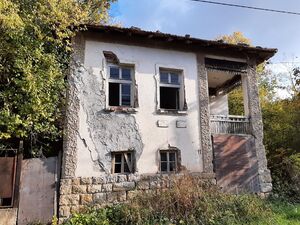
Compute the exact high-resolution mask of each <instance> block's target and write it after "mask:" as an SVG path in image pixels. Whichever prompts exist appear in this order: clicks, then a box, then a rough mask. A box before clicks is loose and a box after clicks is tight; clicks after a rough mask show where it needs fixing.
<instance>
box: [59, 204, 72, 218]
mask: <svg viewBox="0 0 300 225" xmlns="http://www.w3.org/2000/svg"><path fill="white" fill-rule="evenodd" d="M70 215H71V210H70V207H69V206H60V207H59V217H69V216H70Z"/></svg>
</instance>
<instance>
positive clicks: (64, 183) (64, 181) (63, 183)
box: [60, 179, 72, 185]
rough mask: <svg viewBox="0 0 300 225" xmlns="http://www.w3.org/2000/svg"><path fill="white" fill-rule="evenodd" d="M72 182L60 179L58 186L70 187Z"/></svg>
mask: <svg viewBox="0 0 300 225" xmlns="http://www.w3.org/2000/svg"><path fill="white" fill-rule="evenodd" d="M71 184H72V180H71V179H60V185H71Z"/></svg>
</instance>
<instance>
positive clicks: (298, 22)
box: [110, 0, 300, 62]
mask: <svg viewBox="0 0 300 225" xmlns="http://www.w3.org/2000/svg"><path fill="white" fill-rule="evenodd" d="M215 1H219V2H225V3H233V4H243V5H249V6H255V7H262V8H271V9H278V10H286V11H293V12H299V13H300V1H299V0H248V1H246V0H215ZM110 12H111V16H112V17H113V18H114V21H116V22H119V23H120V24H121V25H122V26H124V27H131V26H135V27H139V28H141V29H144V30H150V31H156V30H160V31H161V32H165V33H172V34H178V35H185V34H190V35H191V36H192V37H196V38H202V39H215V38H217V37H219V36H221V35H224V34H232V33H233V32H234V31H241V32H242V33H243V34H244V35H245V36H246V37H247V38H250V39H251V41H252V44H253V45H255V46H257V45H258V46H262V47H272V48H278V53H277V54H276V56H275V57H274V58H273V60H272V61H273V62H280V61H297V58H296V57H298V56H299V60H298V61H300V29H299V28H300V16H296V15H286V14H279V13H272V12H263V11H256V10H249V9H241V8H232V7H226V6H218V5H211V4H206V3H200V2H194V1H191V0H118V1H117V2H116V3H113V5H112V9H111V11H110Z"/></svg>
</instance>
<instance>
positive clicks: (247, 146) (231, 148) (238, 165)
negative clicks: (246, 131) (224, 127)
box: [213, 134, 259, 193]
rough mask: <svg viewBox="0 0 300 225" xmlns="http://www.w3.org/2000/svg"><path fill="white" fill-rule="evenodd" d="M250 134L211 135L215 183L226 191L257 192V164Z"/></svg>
mask: <svg viewBox="0 0 300 225" xmlns="http://www.w3.org/2000/svg"><path fill="white" fill-rule="evenodd" d="M253 142H254V139H253V137H252V136H250V135H228V134H218V135H213V148H214V168H215V173H216V178H217V184H218V185H219V186H220V187H222V189H223V190H224V191H228V192H251V193H256V192H259V180H258V164H257V158H256V155H255V149H254V147H253V146H254V143H253Z"/></svg>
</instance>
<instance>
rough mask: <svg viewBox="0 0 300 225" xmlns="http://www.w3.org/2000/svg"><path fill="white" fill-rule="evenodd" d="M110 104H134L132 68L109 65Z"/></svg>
mask: <svg viewBox="0 0 300 225" xmlns="http://www.w3.org/2000/svg"><path fill="white" fill-rule="evenodd" d="M108 99H109V100H108V104H109V106H124V107H131V106H132V68H129V67H120V66H109V82H108Z"/></svg>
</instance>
